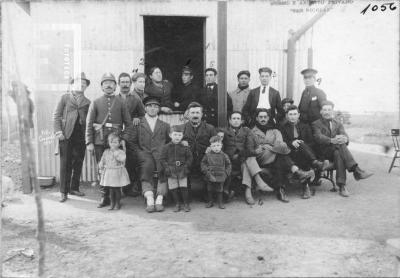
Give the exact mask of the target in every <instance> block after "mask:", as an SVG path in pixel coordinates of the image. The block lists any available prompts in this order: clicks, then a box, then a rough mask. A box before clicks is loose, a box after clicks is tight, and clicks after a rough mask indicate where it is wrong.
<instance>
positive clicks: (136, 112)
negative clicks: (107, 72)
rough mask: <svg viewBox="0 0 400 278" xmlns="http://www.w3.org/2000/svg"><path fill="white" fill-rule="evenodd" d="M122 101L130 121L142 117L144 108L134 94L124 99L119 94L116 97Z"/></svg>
mask: <svg viewBox="0 0 400 278" xmlns="http://www.w3.org/2000/svg"><path fill="white" fill-rule="evenodd" d="M117 96H118V97H119V98H121V100H122V101H125V103H126V107H127V108H128V111H129V115H130V116H131V119H133V118H140V117H143V116H144V113H145V112H144V106H143V103H142V100H141V99H140V98H139V96H137V94H136V93H129V94H128V95H127V96H126V98H125V99H124V98H123V97H122V95H121V94H118V95H117Z"/></svg>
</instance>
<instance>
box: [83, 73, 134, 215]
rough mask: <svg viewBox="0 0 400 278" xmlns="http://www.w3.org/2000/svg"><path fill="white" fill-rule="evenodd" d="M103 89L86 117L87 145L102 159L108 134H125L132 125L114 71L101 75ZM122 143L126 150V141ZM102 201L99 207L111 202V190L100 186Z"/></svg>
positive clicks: (97, 158)
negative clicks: (118, 93) (118, 91)
mask: <svg viewBox="0 0 400 278" xmlns="http://www.w3.org/2000/svg"><path fill="white" fill-rule="evenodd" d="M100 85H101V89H102V90H103V92H104V95H102V96H101V97H99V98H97V99H95V100H94V101H93V102H92V103H91V105H90V107H89V112H88V117H87V119H86V146H87V149H88V150H89V151H94V152H95V156H96V160H97V161H100V159H101V156H102V155H103V152H104V150H105V149H106V147H107V136H108V135H109V134H110V133H112V132H116V133H117V134H119V135H120V136H121V135H122V134H123V131H122V128H123V127H124V128H125V129H126V128H129V127H130V126H132V120H131V116H130V115H129V111H128V108H127V107H126V104H125V102H124V101H123V100H122V98H120V97H117V96H116V95H115V94H114V92H115V89H116V87H117V81H116V80H115V77H114V75H113V74H112V73H105V74H104V75H103V76H102V77H101V82H100ZM121 144H122V146H123V149H124V150H125V141H124V140H122V141H121ZM100 192H101V201H100V204H99V205H98V207H99V208H102V207H105V206H108V205H109V204H110V197H109V190H108V188H106V187H103V186H100Z"/></svg>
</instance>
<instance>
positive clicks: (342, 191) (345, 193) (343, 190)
mask: <svg viewBox="0 0 400 278" xmlns="http://www.w3.org/2000/svg"><path fill="white" fill-rule="evenodd" d="M339 194H340V196H342V197H349V196H350V194H349V191H347V188H346V186H345V185H341V186H340V188H339Z"/></svg>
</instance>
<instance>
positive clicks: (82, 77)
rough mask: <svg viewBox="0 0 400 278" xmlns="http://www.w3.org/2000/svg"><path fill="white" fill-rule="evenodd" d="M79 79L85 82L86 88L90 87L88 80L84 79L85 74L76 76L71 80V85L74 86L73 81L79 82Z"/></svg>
mask: <svg viewBox="0 0 400 278" xmlns="http://www.w3.org/2000/svg"><path fill="white" fill-rule="evenodd" d="M79 79H81V80H85V81H86V83H87V85H88V86H89V85H90V80H89V79H87V78H86V74H85V73H84V72H81V74H80V75H78V76H76V77H75V78H73V79H72V80H71V82H70V83H71V84H74V81H75V80H79Z"/></svg>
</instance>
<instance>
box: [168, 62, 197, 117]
mask: <svg viewBox="0 0 400 278" xmlns="http://www.w3.org/2000/svg"><path fill="white" fill-rule="evenodd" d="M193 77H194V76H193V70H192V69H191V68H190V67H188V66H184V67H183V68H182V84H180V85H178V86H177V88H176V90H175V91H174V92H173V93H172V96H171V97H172V102H173V103H174V110H175V111H182V112H184V111H186V109H187V106H188V105H189V103H190V102H192V101H199V100H200V88H199V87H198V86H197V85H195V84H193Z"/></svg>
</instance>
